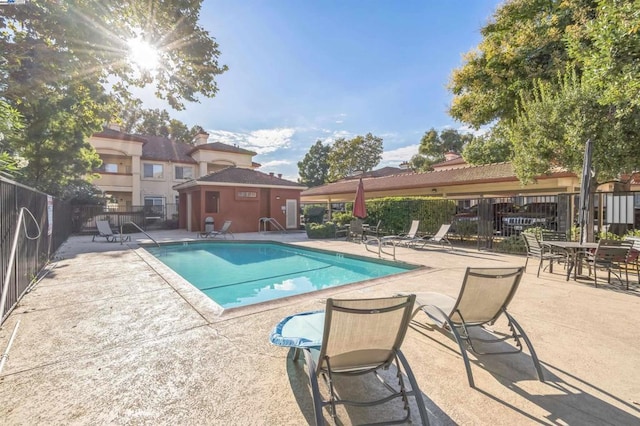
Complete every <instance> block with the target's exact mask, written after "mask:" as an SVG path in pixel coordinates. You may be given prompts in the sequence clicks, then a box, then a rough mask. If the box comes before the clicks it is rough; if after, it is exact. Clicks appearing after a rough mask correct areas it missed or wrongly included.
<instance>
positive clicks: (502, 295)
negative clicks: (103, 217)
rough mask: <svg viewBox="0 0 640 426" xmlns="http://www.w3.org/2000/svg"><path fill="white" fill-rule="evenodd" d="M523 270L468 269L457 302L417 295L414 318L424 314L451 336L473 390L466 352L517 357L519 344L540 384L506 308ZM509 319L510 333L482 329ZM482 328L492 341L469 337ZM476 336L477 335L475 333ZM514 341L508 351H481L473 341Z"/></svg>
mask: <svg viewBox="0 0 640 426" xmlns="http://www.w3.org/2000/svg"><path fill="white" fill-rule="evenodd" d="M523 273H524V268H522V267H519V268H467V270H466V273H465V275H464V280H463V282H462V288H461V289H460V293H459V294H458V297H457V299H454V298H453V297H450V296H447V295H444V294H440V293H417V294H416V305H417V307H416V309H415V310H414V312H413V315H414V317H415V315H416V314H417V313H418V312H421V311H422V312H424V313H425V314H426V315H427V316H428V317H429V319H430V320H431V321H432V322H433V325H434V326H435V328H436V329H437V330H438V331H441V332H447V333H450V334H451V335H453V338H454V339H455V341H456V343H457V344H458V346H459V348H460V353H461V355H462V359H463V361H464V366H465V369H466V371H467V379H468V380H469V386H471V387H475V383H474V380H473V375H472V373H471V365H470V363H469V357H468V355H467V349H469V350H470V351H471V352H473V353H475V354H477V355H498V354H517V353H520V352H522V342H521V339H522V340H523V341H524V343H525V344H526V345H527V348H528V349H529V354H530V355H531V359H532V360H533V364H534V367H535V369H536V372H537V375H538V379H539V380H540V381H541V382H543V381H544V377H543V375H542V368H541V366H540V362H539V361H538V356H537V355H536V352H535V350H534V349H533V345H532V344H531V341H530V340H529V338H528V337H527V335H526V334H525V332H524V330H523V329H522V327H521V326H520V324H518V322H516V320H515V319H514V318H513V317H512V316H511V315H510V314H509V313H508V312H507V307H508V306H509V303H510V302H511V300H512V299H513V296H514V295H515V293H516V290H517V289H518V285H519V283H520V280H521V279H522V274H523ZM503 314H504V316H505V317H506V318H507V320H508V327H509V330H510V331H511V333H510V334H509V335H505V336H502V337H500V336H498V335H496V334H495V333H493V332H492V331H491V330H488V329H487V328H485V326H487V325H493V324H494V323H495V322H496V320H497V319H498V318H499V317H500V316H501V315H503ZM475 327H482V328H483V330H484V331H485V332H487V333H489V334H490V335H491V336H492V338H481V337H478V336H477V335H476V336H473V337H472V335H471V334H472V333H471V330H472V329H473V328H475ZM476 334H477V333H476ZM511 339H513V340H514V342H515V343H514V345H515V346H512V345H509V347H510V348H509V349H504V350H497V351H492V352H483V351H481V350H479V348H478V347H476V345H474V341H476V342H480V343H483V344H500V343H503V344H505V345H506V343H504V342H506V341H507V340H511Z"/></svg>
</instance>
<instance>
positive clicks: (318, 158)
mask: <svg viewBox="0 0 640 426" xmlns="http://www.w3.org/2000/svg"><path fill="white" fill-rule="evenodd" d="M329 152H331V146H330V145H323V144H322V141H320V140H318V141H316V143H315V144H313V145H312V146H311V148H310V149H309V152H307V153H306V154H305V156H304V158H303V159H302V161H299V162H298V174H299V175H300V179H298V181H299V182H300V183H302V184H303V185H306V186H309V187H312V186H319V185H322V184H324V183H326V182H327V177H328V175H329Z"/></svg>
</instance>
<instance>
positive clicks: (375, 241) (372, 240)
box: [364, 236, 396, 260]
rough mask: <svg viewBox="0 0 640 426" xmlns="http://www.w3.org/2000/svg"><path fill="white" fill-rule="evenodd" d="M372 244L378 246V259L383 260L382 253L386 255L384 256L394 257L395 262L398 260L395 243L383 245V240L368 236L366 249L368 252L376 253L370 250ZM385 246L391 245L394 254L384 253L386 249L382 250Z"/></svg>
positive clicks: (390, 242)
mask: <svg viewBox="0 0 640 426" xmlns="http://www.w3.org/2000/svg"><path fill="white" fill-rule="evenodd" d="M370 244H375V245H377V246H378V257H379V258H382V253H384V254H388V255H389V256H392V257H393V260H396V244H395V242H394V241H385V242H384V243H383V241H382V239H380V238H378V237H371V236H368V237H367V239H366V240H365V241H364V248H365V250H367V251H370V252H372V253H375V251H374V250H370V249H369V245H370ZM383 245H391V247H392V248H393V251H392V252H388V251H384V249H383V248H382V247H383Z"/></svg>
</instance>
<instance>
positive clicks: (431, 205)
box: [347, 197, 456, 234]
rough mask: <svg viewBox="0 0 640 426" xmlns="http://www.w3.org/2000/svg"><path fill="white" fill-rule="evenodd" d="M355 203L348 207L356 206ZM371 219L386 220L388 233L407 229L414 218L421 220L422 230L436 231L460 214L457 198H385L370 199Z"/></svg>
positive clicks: (369, 218) (384, 223)
mask: <svg viewBox="0 0 640 426" xmlns="http://www.w3.org/2000/svg"><path fill="white" fill-rule="evenodd" d="M352 205H353V203H351V206H347V211H350V210H349V208H351V209H353V206H352ZM366 205H367V219H366V222H367V223H369V224H373V225H375V224H377V223H378V221H382V225H381V227H382V229H383V230H384V231H385V232H387V233H394V234H397V233H401V232H406V231H408V230H409V228H410V227H411V221H413V220H419V221H420V228H419V229H418V231H419V232H422V233H427V234H433V233H435V232H436V231H437V230H438V229H439V228H440V225H442V224H443V223H451V218H452V217H453V216H454V215H455V213H456V202H455V201H454V200H443V199H442V198H433V197H385V198H376V199H373V200H369V201H367V202H366Z"/></svg>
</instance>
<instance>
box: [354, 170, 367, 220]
mask: <svg viewBox="0 0 640 426" xmlns="http://www.w3.org/2000/svg"><path fill="white" fill-rule="evenodd" d="M353 215H354V216H355V217H359V218H360V219H364V218H365V217H367V206H366V205H365V203H364V185H363V184H362V178H360V183H358V189H357V190H356V200H355V201H354V202H353Z"/></svg>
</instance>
